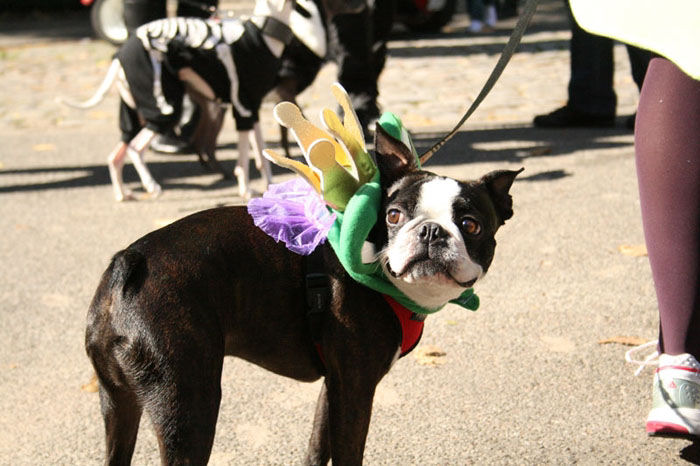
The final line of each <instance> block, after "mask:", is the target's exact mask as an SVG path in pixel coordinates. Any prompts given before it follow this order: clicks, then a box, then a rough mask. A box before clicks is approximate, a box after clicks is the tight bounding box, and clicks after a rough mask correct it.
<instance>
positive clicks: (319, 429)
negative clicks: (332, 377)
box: [304, 383, 331, 466]
mask: <svg viewBox="0 0 700 466" xmlns="http://www.w3.org/2000/svg"><path fill="white" fill-rule="evenodd" d="M330 459H331V441H330V435H329V432H328V390H327V389H326V384H325V383H324V384H323V385H322V386H321V393H320V394H319V395H318V401H317V402H316V413H315V414H314V427H313V430H312V432H311V438H310V439H309V448H308V451H307V452H306V458H305V459H304V464H305V465H306V466H321V465H325V464H328V460H330Z"/></svg>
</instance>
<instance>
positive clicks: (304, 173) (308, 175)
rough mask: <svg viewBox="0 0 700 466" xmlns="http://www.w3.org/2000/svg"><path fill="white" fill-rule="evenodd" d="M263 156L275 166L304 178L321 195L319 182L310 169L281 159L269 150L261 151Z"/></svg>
mask: <svg viewBox="0 0 700 466" xmlns="http://www.w3.org/2000/svg"><path fill="white" fill-rule="evenodd" d="M263 155H264V156H265V157H266V158H267V159H268V160H269V161H270V162H272V163H274V164H275V165H278V166H280V167H282V168H287V169H289V170H292V171H293V172H294V173H296V174H297V175H299V176H301V177H302V178H304V179H305V180H306V182H307V183H309V184H310V185H311V186H312V187H313V188H314V189H315V190H316V192H317V193H319V194H321V180H320V178H319V177H318V175H316V173H314V172H313V170H311V168H309V167H308V166H306V165H304V164H303V163H301V162H297V161H296V160H292V159H290V158H287V157H283V156H281V155H279V154H278V153H276V152H275V151H273V150H270V149H265V150H263Z"/></svg>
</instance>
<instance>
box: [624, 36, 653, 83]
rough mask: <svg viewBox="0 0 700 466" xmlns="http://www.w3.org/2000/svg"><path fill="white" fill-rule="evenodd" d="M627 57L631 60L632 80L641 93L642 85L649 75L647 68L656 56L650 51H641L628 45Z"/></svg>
mask: <svg viewBox="0 0 700 466" xmlns="http://www.w3.org/2000/svg"><path fill="white" fill-rule="evenodd" d="M626 46H627V55H629V58H630V67H631V69H632V79H634V83H635V84H636V85H637V88H638V89H639V90H640V91H641V90H642V84H644V76H646V74H647V68H649V60H651V58H652V57H653V56H654V54H653V53H652V52H650V51H648V50H644V49H640V48H639V47H635V46H633V45H629V44H626Z"/></svg>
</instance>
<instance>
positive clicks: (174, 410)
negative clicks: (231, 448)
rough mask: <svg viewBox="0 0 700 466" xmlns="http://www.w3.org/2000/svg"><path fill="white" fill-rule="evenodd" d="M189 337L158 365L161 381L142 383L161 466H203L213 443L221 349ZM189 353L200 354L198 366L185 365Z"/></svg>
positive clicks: (221, 361) (217, 403) (152, 378)
mask: <svg viewBox="0 0 700 466" xmlns="http://www.w3.org/2000/svg"><path fill="white" fill-rule="evenodd" d="M170 337H171V338H172V335H171V336H170ZM187 339H188V340H189V341H187V342H185V341H183V340H181V341H178V343H177V346H178V348H180V349H181V351H174V352H172V351H171V352H170V353H169V354H168V355H167V356H165V352H164V351H163V354H162V355H161V359H160V360H159V361H158V364H159V368H158V369H159V372H158V373H159V374H160V373H161V370H162V374H164V375H165V377H164V378H163V379H161V380H155V377H150V379H148V380H144V388H145V389H146V390H145V391H146V393H148V394H149V395H148V399H146V400H145V403H144V407H145V410H146V412H147V413H148V414H149V416H150V418H151V422H152V424H153V428H154V429H155V433H156V437H157V438H158V445H159V448H160V457H161V463H162V464H191V465H205V464H207V461H208V460H209V455H210V454H211V448H212V445H213V444H214V434H215V430H216V420H217V417H218V414H219V406H220V403H221V370H222V367H223V358H224V355H223V351H219V350H217V349H215V348H214V347H213V346H214V345H212V344H211V343H212V342H210V341H206V340H204V339H202V338H198V336H194V337H192V338H190V336H188V337H187ZM173 353H175V354H173ZM185 355H187V357H189V358H191V357H192V355H197V362H196V363H187V362H185V361H184V360H187V358H186V357H185ZM180 359H181V360H180ZM150 384H153V385H150Z"/></svg>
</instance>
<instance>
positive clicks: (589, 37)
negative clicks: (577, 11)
mask: <svg viewBox="0 0 700 466" xmlns="http://www.w3.org/2000/svg"><path fill="white" fill-rule="evenodd" d="M570 11H571V10H569V12H570ZM570 15H571V13H570ZM570 21H571V44H570V52H571V78H570V80H569V104H568V105H569V107H571V109H572V110H575V111H577V112H579V113H583V114H586V115H595V116H604V117H611V116H612V117H614V116H615V107H616V105H617V96H616V95H615V91H614V89H613V70H614V68H613V66H614V64H613V41H612V39H608V38H607V37H601V36H596V35H594V34H591V33H589V32H586V31H584V30H583V29H581V27H580V26H579V25H578V24H577V23H576V21H575V20H574V19H573V17H570Z"/></svg>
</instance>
